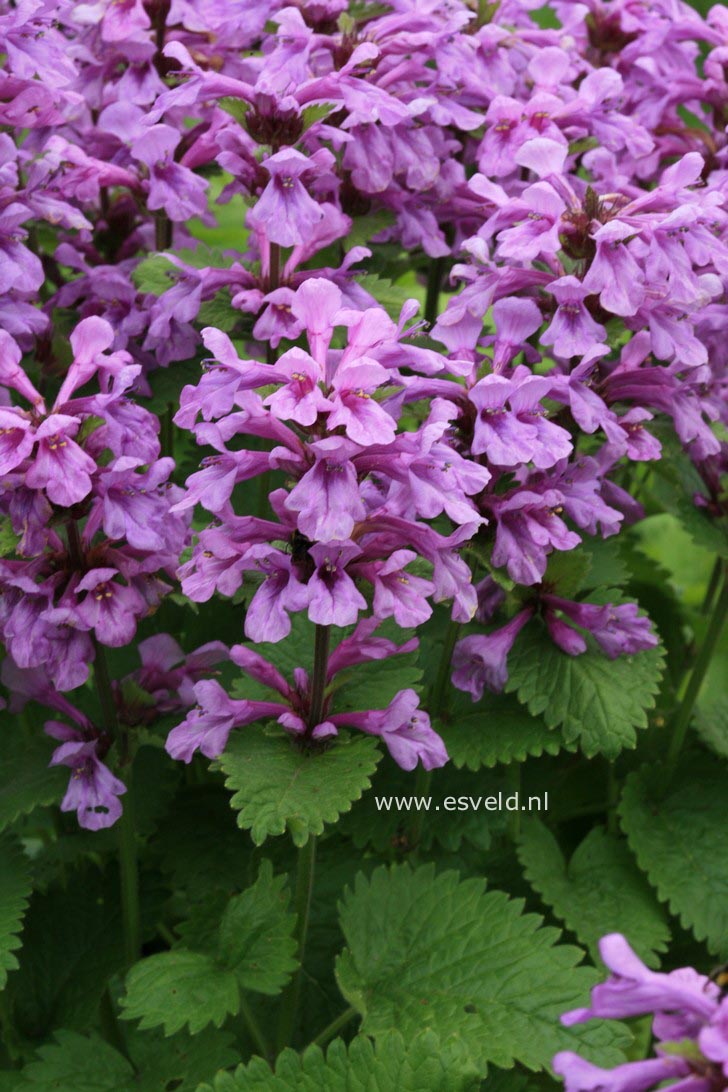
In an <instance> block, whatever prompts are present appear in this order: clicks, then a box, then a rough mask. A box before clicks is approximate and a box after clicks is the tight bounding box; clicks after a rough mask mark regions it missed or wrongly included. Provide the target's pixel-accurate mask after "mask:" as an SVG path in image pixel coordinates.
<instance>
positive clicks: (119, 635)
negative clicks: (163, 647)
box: [68, 568, 145, 648]
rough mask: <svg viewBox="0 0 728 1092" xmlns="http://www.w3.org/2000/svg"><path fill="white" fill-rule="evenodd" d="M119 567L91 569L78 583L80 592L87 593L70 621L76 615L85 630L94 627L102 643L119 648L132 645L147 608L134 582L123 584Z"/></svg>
mask: <svg viewBox="0 0 728 1092" xmlns="http://www.w3.org/2000/svg"><path fill="white" fill-rule="evenodd" d="M119 575H120V574H119V572H118V571H117V570H116V569H109V568H102V569H90V570H89V571H88V572H87V573H86V575H85V576H84V577H83V579H81V580H79V582H78V584H77V585H76V589H75V590H76V592H77V593H78V592H86V595H85V597H84V599H83V601H82V602H81V603H79V605H78V606H77V607H76V609H75V611H69V614H68V620H69V622H71V624H73V621H72V618H73V616H74V614H75V616H76V617H77V618H78V620H79V622H80V623H81V624H82V626H83V627H84V628H85V629H92V630H93V631H94V633H95V634H96V637H97V638H98V640H99V641H100V642H101V644H102V645H108V646H109V647H110V648H119V647H121V646H123V645H128V644H129V642H130V641H131V639H132V637H133V636H134V634H135V633H136V623H137V617H138V616H139V615H141V614H143V613H145V611H144V602H143V600H142V598H141V596H140V594H139V592H138V591H137V590H136V588H134V587H133V586H132V585H130V584H120V583H118V582H117V580H116V579H115V577H118V576H119Z"/></svg>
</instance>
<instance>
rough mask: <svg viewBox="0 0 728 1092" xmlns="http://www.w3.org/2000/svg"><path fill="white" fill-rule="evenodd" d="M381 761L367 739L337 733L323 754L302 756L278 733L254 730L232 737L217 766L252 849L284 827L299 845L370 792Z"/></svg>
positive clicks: (318, 752)
mask: <svg viewBox="0 0 728 1092" xmlns="http://www.w3.org/2000/svg"><path fill="white" fill-rule="evenodd" d="M380 758H381V752H380V750H379V748H378V747H377V744H376V741H375V740H374V739H373V738H372V737H371V736H364V735H359V736H351V737H347V736H345V735H343V734H342V735H340V736H338V737H337V739H336V740H335V741H334V743H333V744H332V745H331V746H329V747H327V748H326V749H325V750H321V751H315V750H311V751H305V750H301V749H300V748H298V747H297V746H296V745H295V744H294V743H292V742H291V740H290V738H289V737H288V736H287V735H285V734H284V733H282V732H273V731H271V732H270V733H268V732H265V731H260V730H256V731H249V732H238V733H236V734H235V735H234V736H233V737H232V739H231V740H230V742H229V744H228V746H227V748H226V750H225V752H224V753H223V755H222V756H221V757H220V759H219V764H220V766H221V768H222V770H223V771H224V773H225V775H226V781H225V785H226V787H227V788H228V789H230V790H231V791H232V792H233V793H234V796H233V797H232V799H231V801H230V803H231V805H232V807H233V808H235V809H236V811H237V812H238V826H240V827H242V828H243V829H244V830H249V831H250V833H251V837H252V839H253V841H254V842H255V844H256V845H262V843H263V842H264V841H265V840H266V838H268V837H270V835H273V834H283V832H284V831H285V830H286V828H287V829H288V830H289V831H290V833H291V837H292V838H293V841H294V842H295V844H296V845H297V846H302V845H305V844H306V842H307V841H308V838H309V835H311V834H321V833H322V831H323V829H324V824H325V823H333V822H335V821H336V820H337V819H338V817H339V815H341V813H342V812H345V811H348V810H349V808H350V807H351V805H352V803H353V801H354V800H358V799H359V798H360V797H361V795H362V793H363V792H364V791H365V790H366V789H368V788H369V785H370V778H371V775H372V774H373V773H374V770H375V769H376V766H377V763H378V762H379V759H380Z"/></svg>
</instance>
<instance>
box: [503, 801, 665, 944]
mask: <svg viewBox="0 0 728 1092" xmlns="http://www.w3.org/2000/svg"><path fill="white" fill-rule="evenodd" d="M518 856H519V858H520V860H521V863H522V865H523V867H524V870H525V873H526V878H527V879H528V881H529V883H530V884H531V886H532V887H533V888H535V890H536V891H538V893H539V894H540V895H541V897H542V899H543V900H544V902H545V903H546V904H547V905H548V906H550V907H551V908H552V910H553V911H554V913H555V914H556V916H557V917H558V918H560V919H561V921H563V922H564V924H565V925H566V926H567V927H568V928H569V929H570V930H571V931H572V932H573V933H575V934H576V936H577V937H578V938H579V940H580V941H582V943H583V944H586V945H587V947H588V948H589V950H590V952H591V954H592V957H593V958H594V960H595V961H596V960H597V958H598V954H599V949H598V946H597V942H598V941H599V939H600V937H603V936H605V934H607V933H614V932H621V933H624V934H625V936H628V937H629V940H630V944H632V945H633V947H634V948H635V949H636V951H637V952H638V954H639V955H641V956H642V958H643V959H645V960H646V961H647V963H648V964H650V966H657V965H659V959H658V958H657V955H656V953H657V952H661V951H664V950H665V948H666V946H667V942H668V941H669V939H670V930H669V928H668V924H667V919H666V916H665V913H664V910H663V909H662V907H661V906H660V905H659V903H658V902H657V901H656V899H655V895H654V892H653V891H652V889H651V888H650V885H649V884H648V883H647V881H646V879H645V878H644V876H643V875H642V873H641V872H640V871H639V869H638V868H637V865H636V863H635V860H634V858H633V857H632V854H631V853H630V851H629V849H628V848H627V845H626V843H625V842H624V841H622V840H621V839H620V838H617V837H615V836H614V835H611V834H607V832H606V831H605V830H604V829H603V828H601V827H594V828H593V829H592V830H591V832H590V833H589V834H588V835H587V837H586V838H585V839H584V841H583V842H582V843H581V844H580V846H579V847H578V849H577V850H576V851H575V853H574V854H573V856H572V858H571V860H570V861H569V863H568V865H567V864H566V861H565V860H564V857H563V854H562V852H561V849H560V848H559V844H558V842H557V841H556V838H555V837H554V835H553V834H552V833H551V831H550V830H549V829H548V828H547V827H546V826H544V824H543V823H542V822H540V820H538V819H535V818H533V817H525V816H524V821H523V823H522V829H521V838H520V845H519V850H518Z"/></svg>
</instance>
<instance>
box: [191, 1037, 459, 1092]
mask: <svg viewBox="0 0 728 1092" xmlns="http://www.w3.org/2000/svg"><path fill="white" fill-rule="evenodd" d="M478 1085H479V1081H478V1080H477V1077H476V1075H475V1074H474V1073H473V1072H472V1070H471V1072H470V1073H468V1072H467V1065H465V1066H464V1067H463V1071H462V1072H453V1069H452V1068H451V1067H450V1066H448V1065H447V1064H446V1059H445V1057H444V1056H443V1051H442V1046H441V1044H440V1043H439V1041H438V1038H437V1036H436V1035H435V1034H434V1033H433V1032H432V1031H424V1032H422V1033H421V1034H420V1035H417V1036H416V1037H414V1038H413V1039H412V1041H411V1042H405V1040H404V1039H403V1038H402V1036H401V1035H400V1034H399V1033H398V1032H396V1031H391V1032H389V1033H387V1034H386V1035H383V1036H381V1037H380V1038H379V1039H378V1040H377V1043H376V1046H375V1045H374V1044H373V1043H372V1041H371V1040H370V1039H368V1038H367V1037H366V1036H365V1035H358V1036H356V1038H355V1039H353V1040H352V1042H351V1043H350V1044H349V1045H348V1047H347V1046H346V1044H345V1043H344V1042H343V1041H342V1040H341V1039H335V1040H334V1042H333V1043H331V1045H330V1046H329V1048H328V1050H327V1051H326V1054H325V1055H324V1053H323V1051H322V1050H320V1049H319V1047H316V1046H311V1047H309V1048H308V1049H307V1050H305V1051H304V1052H303V1054H302V1055H298V1054H296V1053H295V1052H294V1051H293V1050H284V1051H283V1053H282V1054H280V1055H279V1056H278V1058H277V1059H276V1063H275V1070H271V1068H270V1066H268V1064H267V1063H266V1062H264V1061H263V1060H262V1059H261V1058H254V1059H253V1060H252V1061H251V1062H250V1063H249V1064H248V1065H246V1066H242V1065H241V1066H239V1067H238V1069H236V1070H235V1072H234V1073H221V1074H220V1075H219V1076H218V1077H217V1078H216V1079H215V1080H214V1082H213V1083H212V1084H211V1085H204V1086H203V1087H202V1088H200V1090H199V1092H293V1090H294V1089H295V1090H296V1092H363V1090H364V1089H371V1090H372V1092H374V1090H375V1089H382V1092H384V1089H387V1090H389V1089H392V1090H394V1089H396V1090H397V1092H422V1090H423V1089H427V1090H428V1092H466V1090H469V1089H475V1088H477V1087H478Z"/></svg>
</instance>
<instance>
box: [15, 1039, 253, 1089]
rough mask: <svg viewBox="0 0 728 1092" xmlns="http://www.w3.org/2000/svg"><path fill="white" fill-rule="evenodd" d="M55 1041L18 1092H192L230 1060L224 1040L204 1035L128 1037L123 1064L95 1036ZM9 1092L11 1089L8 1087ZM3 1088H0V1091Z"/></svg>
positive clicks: (232, 1059)
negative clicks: (26, 1091) (126, 1056)
mask: <svg viewBox="0 0 728 1092" xmlns="http://www.w3.org/2000/svg"><path fill="white" fill-rule="evenodd" d="M54 1038H55V1041H54V1042H52V1043H47V1044H45V1045H44V1046H42V1047H40V1049H39V1050H38V1052H37V1057H36V1058H35V1059H34V1060H33V1061H32V1062H30V1063H29V1064H28V1065H27V1066H26V1067H25V1068H24V1069H23V1070H22V1071H21V1072H20V1073H18V1075H17V1076H18V1079H19V1082H20V1083H19V1084H18V1086H17V1087H18V1088H19V1089H27V1090H28V1092H51V1090H52V1092H170V1089H174V1090H175V1092H195V1090H196V1089H197V1088H198V1086H199V1082H200V1081H201V1080H204V1079H205V1078H206V1077H209V1075H210V1073H212V1072H213V1071H214V1070H216V1069H218V1068H221V1067H223V1066H229V1065H232V1064H233V1063H234V1062H235V1060H236V1054H235V1052H233V1051H232V1050H231V1049H230V1036H229V1035H228V1034H226V1033H225V1032H220V1031H215V1030H213V1029H208V1030H207V1031H203V1032H202V1033H201V1034H199V1035H196V1036H195V1037H194V1038H191V1037H190V1036H189V1035H184V1034H178V1035H174V1036H172V1037H171V1038H164V1036H163V1035H162V1033H161V1032H149V1031H147V1032H143V1031H142V1032H140V1031H133V1032H130V1033H129V1034H128V1035H127V1040H128V1050H129V1056H130V1058H131V1060H132V1062H133V1067H132V1065H130V1063H129V1061H128V1059H127V1058H125V1057H124V1056H123V1055H122V1054H120V1053H119V1052H118V1051H117V1050H115V1049H114V1048H113V1047H112V1046H110V1045H109V1044H108V1043H107V1042H105V1040H103V1039H102V1038H100V1036H99V1035H98V1034H97V1033H96V1032H90V1033H89V1034H88V1035H86V1034H84V1035H81V1034H79V1033H77V1032H74V1031H68V1030H65V1029H61V1030H60V1031H57V1032H55V1037H54ZM9 1087H12V1086H9ZM2 1088H3V1085H2V1084H1V1083H0V1089H2Z"/></svg>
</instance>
